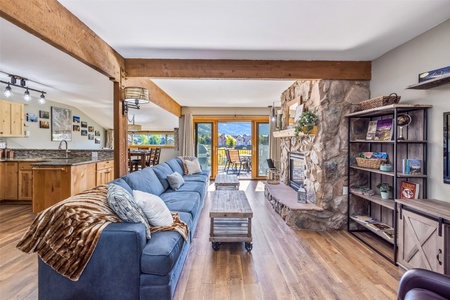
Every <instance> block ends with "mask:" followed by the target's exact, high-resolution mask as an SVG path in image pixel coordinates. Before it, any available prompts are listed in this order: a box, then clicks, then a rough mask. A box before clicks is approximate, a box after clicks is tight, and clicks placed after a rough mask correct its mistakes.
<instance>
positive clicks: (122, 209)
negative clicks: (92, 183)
mask: <svg viewBox="0 0 450 300" xmlns="http://www.w3.org/2000/svg"><path fill="white" fill-rule="evenodd" d="M107 198H108V203H109V206H110V207H111V209H112V210H113V211H114V212H115V213H116V214H117V216H118V217H119V218H120V219H121V220H122V221H124V222H127V223H142V224H144V226H145V231H146V236H147V239H149V238H150V237H151V234H150V225H149V223H148V221H147V218H146V217H145V214H144V212H143V211H142V209H141V208H140V207H139V205H138V204H137V203H136V202H135V200H134V198H133V196H132V195H130V193H128V192H127V191H126V190H125V189H124V188H123V187H121V186H119V185H117V184H109V185H108V193H107Z"/></svg>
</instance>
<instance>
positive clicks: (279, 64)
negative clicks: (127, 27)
mask: <svg viewBox="0 0 450 300" xmlns="http://www.w3.org/2000/svg"><path fill="white" fill-rule="evenodd" d="M125 68H126V73H127V77H128V78H130V77H150V78H184V79H187V78H191V79H196V78H198V79H273V80H277V79H289V80H297V79H328V80H370V79H371V72H372V64H371V62H370V61H298V60H292V61H289V60H208V59H205V60H203V59H190V60H189V59H138V58H133V59H125Z"/></svg>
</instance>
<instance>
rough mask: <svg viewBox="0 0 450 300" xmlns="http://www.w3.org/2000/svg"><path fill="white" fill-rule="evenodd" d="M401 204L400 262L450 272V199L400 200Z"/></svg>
mask: <svg viewBox="0 0 450 300" xmlns="http://www.w3.org/2000/svg"><path fill="white" fill-rule="evenodd" d="M396 203H397V205H399V217H398V218H399V220H398V264H399V265H400V266H402V267H404V268H405V269H411V268H422V269H427V270H431V271H434V272H438V273H443V274H447V275H449V274H450V260H449V256H450V249H449V248H450V239H449V237H450V232H449V229H450V203H448V202H444V201H438V200H434V199H423V200H396Z"/></svg>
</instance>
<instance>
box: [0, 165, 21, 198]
mask: <svg viewBox="0 0 450 300" xmlns="http://www.w3.org/2000/svg"><path fill="white" fill-rule="evenodd" d="M3 166H4V171H3V172H4V175H5V176H4V178H3V187H4V195H3V199H4V200H17V196H18V187H17V184H18V180H17V176H18V171H19V167H18V163H17V162H15V161H6V162H3Z"/></svg>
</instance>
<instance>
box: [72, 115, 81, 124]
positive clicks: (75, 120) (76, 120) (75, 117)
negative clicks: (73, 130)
mask: <svg viewBox="0 0 450 300" xmlns="http://www.w3.org/2000/svg"><path fill="white" fill-rule="evenodd" d="M73 122H74V123H78V124H80V117H79V116H73Z"/></svg>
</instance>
